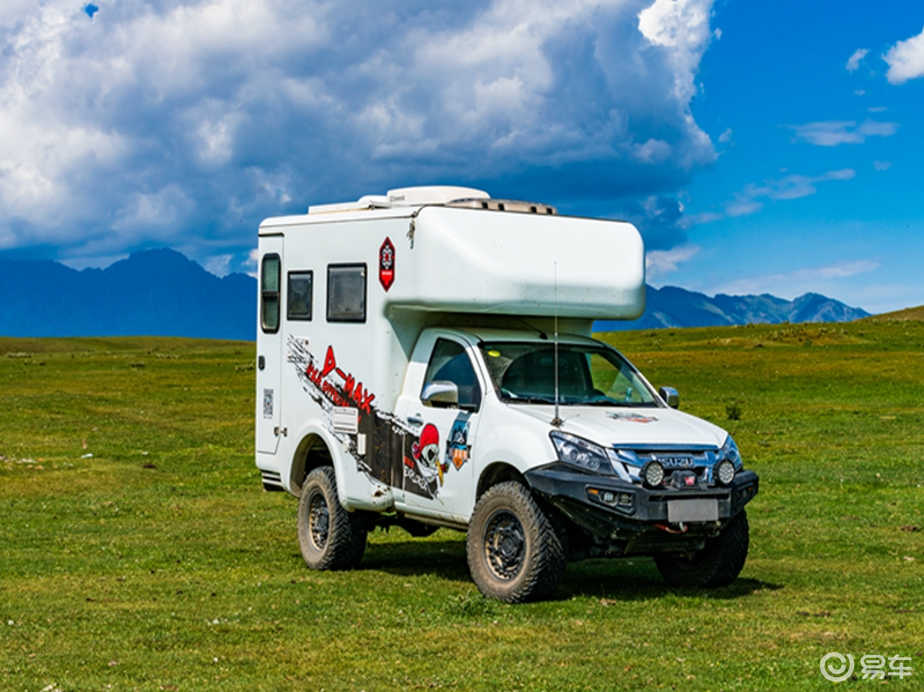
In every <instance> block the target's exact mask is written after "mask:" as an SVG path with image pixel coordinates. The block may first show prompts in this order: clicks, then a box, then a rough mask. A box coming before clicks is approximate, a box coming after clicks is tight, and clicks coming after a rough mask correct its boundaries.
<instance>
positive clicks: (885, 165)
mask: <svg viewBox="0 0 924 692" xmlns="http://www.w3.org/2000/svg"><path fill="white" fill-rule="evenodd" d="M891 167H892V162H891V161H873V168H875V169H876V170H877V171H887V170H889V168H891Z"/></svg>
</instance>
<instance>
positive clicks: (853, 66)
mask: <svg viewBox="0 0 924 692" xmlns="http://www.w3.org/2000/svg"><path fill="white" fill-rule="evenodd" d="M867 53H869V49H868V48H858V49H857V50H855V51H854V53H853V55H851V56H850V59H849V60H847V71H848V72H856V71H857V68H859V67H860V63H861V62H862V61H863V58H865V57H866V54H867Z"/></svg>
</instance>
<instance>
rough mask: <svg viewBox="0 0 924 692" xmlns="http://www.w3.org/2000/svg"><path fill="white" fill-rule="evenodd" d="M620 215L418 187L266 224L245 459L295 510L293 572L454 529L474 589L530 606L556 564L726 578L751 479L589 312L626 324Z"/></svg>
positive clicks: (550, 582)
mask: <svg viewBox="0 0 924 692" xmlns="http://www.w3.org/2000/svg"><path fill="white" fill-rule="evenodd" d="M644 278H645V272H644V249H643V245H642V240H641V237H640V236H639V233H638V231H637V230H636V229H635V228H634V227H633V226H632V225H631V224H628V223H623V222H616V221H608V220H599V219H586V218H576V217H565V216H560V215H558V214H557V213H556V212H555V210H554V209H553V208H551V207H548V206H545V205H541V204H531V203H525V202H511V201H502V200H494V199H491V198H490V197H489V196H488V195H487V194H486V193H484V192H481V191H479V190H472V189H468V188H457V187H422V188H405V189H400V190H392V191H390V192H389V193H388V194H387V195H386V196H368V197H363V198H362V199H360V200H359V201H358V202H353V203H345V204H330V205H323V206H314V207H311V208H310V209H309V211H308V214H307V215H301V216H290V217H282V218H273V219H267V220H266V221H264V222H263V223H262V224H261V226H260V240H259V326H258V337H257V355H258V372H257V410H256V419H257V420H256V464H257V467H258V468H259V470H260V472H261V474H262V478H263V484H264V487H265V488H266V489H268V490H285V491H288V492H289V493H292V494H293V495H295V496H297V497H299V498H300V500H299V505H298V536H299V542H300V545H301V550H302V554H303V556H304V558H305V561H306V563H307V564H308V566H309V567H312V568H315V569H343V568H350V567H354V566H356V565H357V564H358V563H359V561H360V559H361V557H362V554H363V550H364V548H365V544H366V534H367V532H368V531H370V530H372V529H373V528H374V527H376V526H388V525H398V526H402V527H404V528H405V529H407V530H408V531H409V532H410V533H411V534H412V535H427V534H428V533H431V532H432V531H434V530H436V528H438V527H441V526H442V527H450V528H453V529H458V530H462V531H466V532H467V555H468V562H469V567H470V570H471V574H472V577H473V579H474V581H475V583H476V584H477V585H478V588H479V589H480V590H481V591H482V592H483V593H484V594H485V595H488V596H491V597H494V598H498V599H501V600H505V601H509V602H518V601H523V600H527V599H536V598H542V597H546V596H548V595H549V594H550V593H551V591H552V590H554V588H555V587H556V585H557V583H558V581H559V579H560V577H561V575H562V573H563V570H564V567H565V563H566V561H567V560H574V559H580V558H582V557H588V556H625V555H651V556H653V557H654V558H655V560H656V562H657V566H658V569H659V570H660V571H661V573H662V575H663V576H664V577H665V579H666V580H667V581H668V582H670V583H672V584H677V585H688V586H690V585H693V586H703V587H710V586H721V585H725V584H728V583H730V582H731V581H732V580H734V579H735V578H736V577H737V575H738V573H739V572H740V571H741V569H742V567H743V566H744V562H745V559H746V557H747V550H748V524H747V518H746V515H745V511H744V506H745V504H746V503H747V502H748V501H749V500H750V499H751V498H752V497H754V495H755V494H756V493H757V487H758V479H757V476H756V475H755V474H754V473H753V472H750V471H746V470H744V469H743V468H742V464H741V459H740V457H739V454H738V450H737V448H736V446H735V443H734V441H733V440H732V439H731V437H730V436H729V435H728V434H727V433H726V432H725V431H723V430H721V429H720V428H718V427H716V426H714V425H711V424H709V423H707V422H705V421H702V420H699V419H697V418H694V417H692V416H690V415H687V414H684V413H681V412H680V411H679V410H676V409H677V405H678V401H679V400H678V397H677V393H676V391H674V390H672V389H670V388H663V389H661V390H660V392H658V391H655V390H654V389H653V388H652V387H651V385H650V384H649V383H648V382H647V381H646V380H645V378H644V377H643V376H642V375H641V374H640V373H639V372H638V371H637V370H636V369H635V368H634V367H633V366H632V365H631V364H629V363H628V362H627V361H626V360H625V359H624V358H623V357H622V356H621V355H620V354H619V353H617V352H616V351H615V350H613V349H612V348H610V347H609V346H607V345H605V344H603V343H600V342H598V341H595V340H593V339H591V338H590V331H591V326H592V322H593V320H595V319H632V318H635V317H637V316H638V315H640V314H641V313H642V311H643V309H644V295H645V294H644V290H645V285H644V283H645V282H644Z"/></svg>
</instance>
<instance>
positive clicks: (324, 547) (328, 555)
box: [298, 466, 366, 570]
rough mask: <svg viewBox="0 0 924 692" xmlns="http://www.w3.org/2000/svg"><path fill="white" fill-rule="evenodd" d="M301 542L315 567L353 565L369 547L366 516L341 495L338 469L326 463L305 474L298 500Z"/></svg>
mask: <svg viewBox="0 0 924 692" xmlns="http://www.w3.org/2000/svg"><path fill="white" fill-rule="evenodd" d="M298 545H299V547H300V548H301V551H302V557H303V558H305V564H306V565H308V566H309V567H310V568H311V569H318V570H336V569H351V568H353V567H356V566H357V565H358V564H359V561H360V560H361V559H362V557H363V552H364V551H365V549H366V527H365V525H364V523H363V521H362V517H360V516H359V515H357V514H356V513H355V512H347V511H346V510H345V509H344V508H343V505H341V504H340V499H339V498H338V497H337V479H336V476H335V475H334V469H332V468H331V467H330V466H322V467H319V468H316V469H314V470H313V471H312V472H311V473H309V474H308V476H307V477H306V478H305V482H304V484H303V485H302V496H301V498H300V499H299V502H298Z"/></svg>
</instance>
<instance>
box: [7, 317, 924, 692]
mask: <svg viewBox="0 0 924 692" xmlns="http://www.w3.org/2000/svg"><path fill="white" fill-rule="evenodd" d="M607 338H608V339H610V340H611V341H612V342H613V343H614V344H616V345H617V347H619V348H620V349H621V350H622V351H623V352H624V353H626V354H627V355H628V356H629V357H630V358H631V359H632V360H633V361H634V362H635V363H636V364H637V365H638V366H639V367H641V368H642V370H643V372H645V374H646V375H647V376H648V378H649V379H650V380H651V381H652V382H653V384H655V385H656V386H659V385H671V386H675V387H677V388H678V389H679V390H680V393H681V401H682V408H683V409H684V410H686V411H689V412H691V413H694V414H696V415H699V416H702V417H704V418H706V419H709V420H711V421H713V422H715V423H717V424H719V425H722V426H723V427H725V428H726V429H728V430H729V431H730V432H731V433H732V434H733V435H734V436H735V438H736V440H737V441H738V443H739V446H740V447H741V451H742V454H743V456H744V458H745V461H746V463H747V465H748V466H749V467H752V468H754V469H755V470H756V471H758V473H760V475H761V492H760V494H759V495H758V497H757V498H756V499H755V500H754V501H753V502H752V504H751V505H750V506H749V519H750V524H751V552H750V557H749V560H748V563H747V565H746V566H745V569H744V572H743V573H742V575H741V577H740V578H739V579H738V580H737V581H736V582H735V583H734V584H733V585H731V586H730V587H727V588H724V589H719V590H715V591H700V590H685V589H672V588H668V587H667V586H665V585H664V583H663V581H662V580H661V579H660V577H659V576H658V575H657V571H656V570H655V568H654V565H653V563H652V562H651V560H649V559H643V558H637V559H631V560H614V561H603V560H593V561H587V562H583V563H577V564H573V565H570V566H569V567H568V571H567V573H566V577H565V580H564V582H563V583H562V585H561V587H560V588H559V590H558V592H557V596H556V598H555V599H554V600H552V601H549V602H546V603H536V604H527V605H519V606H508V605H504V604H500V603H497V602H494V601H488V600H486V599H484V598H482V597H481V596H480V595H479V594H478V592H477V590H476V589H475V587H474V586H473V585H472V584H471V582H470V580H469V577H468V573H467V568H466V564H465V550H464V537H463V536H462V535H461V534H457V533H453V532H449V531H445V530H441V531H439V532H437V533H436V534H434V535H433V536H432V537H430V538H428V539H412V538H410V537H409V536H408V535H407V534H405V533H404V532H403V531H401V530H400V529H392V531H391V532H389V533H384V532H381V531H379V532H376V533H375V534H373V535H372V536H371V537H370V543H369V548H368V550H367V553H366V556H365V558H364V561H363V567H362V569H359V570H356V571H352V572H343V573H318V572H311V571H309V570H307V569H306V568H305V567H304V563H303V562H302V560H301V557H300V555H299V552H298V544H297V539H296V535H295V501H294V499H293V498H291V497H288V496H286V495H284V494H281V493H269V494H267V493H263V492H262V490H261V487H260V481H259V475H258V473H257V472H256V469H255V467H254V466H253V458H252V449H253V421H252V417H253V409H254V402H253V365H252V364H253V361H254V349H253V345H252V344H247V343H233V342H213V341H191V340H178V339H58V340H26V339H0V547H2V553H0V689H2V690H14V691H18V690H22V691H28V692H39V691H41V690H46V691H47V692H51V691H52V690H61V691H62V692H71V691H84V690H87V691H89V690H99V691H105V690H152V691H153V690H184V691H185V690H190V691H193V690H222V691H223V692H224V691H227V690H290V689H291V690H321V689H324V690H331V691H333V690H367V691H368V692H372V691H374V690H394V689H424V690H425V689H451V690H452V689H454V690H486V691H487V690H491V691H494V690H524V691H533V690H549V691H552V690H554V691H559V690H601V691H604V690H607V691H608V690H639V689H664V690H697V691H702V690H713V691H718V690H726V691H730V690H827V689H830V688H831V687H833V686H834V684H833V683H831V682H828V681H827V680H825V679H824V678H823V677H822V676H821V673H820V671H819V668H818V665H819V661H820V659H821V657H822V656H823V655H824V654H825V653H828V652H830V651H837V652H840V653H843V654H848V653H849V654H852V655H853V656H854V658H855V659H856V661H857V664H858V668H857V673H856V677H857V678H858V679H857V680H856V681H855V682H848V683H845V684H846V685H848V686H850V687H851V688H852V689H853V688H855V689H860V690H862V689H874V688H878V687H880V686H881V685H882V683H879V682H875V681H871V680H863V679H862V678H861V675H860V669H859V661H860V657H861V656H863V655H866V654H880V655H884V656H894V655H901V656H909V657H911V662H910V664H909V665H910V666H911V667H912V669H913V674H912V676H911V678H906V679H904V680H900V679H891V680H888V681H887V682H886V685H887V686H888V687H889V688H890V689H896V690H912V689H920V688H921V687H920V685H921V681H922V680H924V579H922V575H924V463H922V462H924V458H922V457H924V425H922V423H924V396H922V394H924V392H922V383H924V324H922V323H919V322H913V321H909V322H881V323H866V322H864V323H855V324H850V325H833V326H832V325H827V326H806V325H795V326H793V325H784V326H759V327H746V328H745V327H742V328H726V329H690V330H675V331H667V330H659V331H656V332H633V333H624V334H614V335H609V336H608V337H607ZM90 455H92V456H90Z"/></svg>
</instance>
